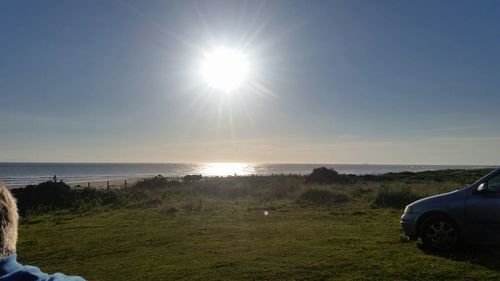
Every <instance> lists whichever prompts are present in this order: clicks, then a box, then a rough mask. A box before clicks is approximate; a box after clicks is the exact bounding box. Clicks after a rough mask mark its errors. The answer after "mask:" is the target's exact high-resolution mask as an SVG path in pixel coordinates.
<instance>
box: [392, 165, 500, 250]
mask: <svg viewBox="0 0 500 281" xmlns="http://www.w3.org/2000/svg"><path fill="white" fill-rule="evenodd" d="M401 227H402V228H403V231H404V232H405V234H406V235H407V236H408V237H409V238H411V239H418V238H419V237H420V238H421V239H422V242H423V243H424V244H426V245H427V246H429V247H431V248H434V249H437V250H449V249H452V248H454V247H455V246H457V245H458V244H459V243H461V242H465V241H467V242H470V243H479V244H484V243H487V244H496V243H500V168H499V169H496V170H495V171H493V172H491V173H489V174H487V175H486V176H484V177H482V178H481V179H480V180H478V181H477V182H475V183H473V184H471V185H470V186H468V187H465V188H463V189H460V190H456V191H452V192H449V193H444V194H439V195H435V196H431V197H427V198H424V199H420V200H418V201H415V202H413V203H411V204H410V205H408V206H406V208H405V211H404V214H403V216H402V217H401Z"/></svg>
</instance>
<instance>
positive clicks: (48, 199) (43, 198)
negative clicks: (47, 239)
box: [12, 178, 118, 215]
mask: <svg viewBox="0 0 500 281" xmlns="http://www.w3.org/2000/svg"><path fill="white" fill-rule="evenodd" d="M12 194H13V195H14V197H16V199H17V206H18V209H19V213H20V214H21V215H25V214H26V213H27V212H28V211H30V210H31V211H34V212H35V213H36V212H39V211H46V210H55V209H66V208H76V209H78V210H90V209H91V208H93V207H96V206H101V205H109V204H114V203H116V202H117V201H118V196H117V194H116V193H115V192H112V191H105V190H97V189H91V188H85V189H83V190H74V189H71V187H70V186H69V185H67V184H66V183H65V182H63V181H57V180H56V178H54V179H53V180H50V181H46V182H42V183H39V184H37V185H28V186H26V187H25V188H17V189H12Z"/></svg>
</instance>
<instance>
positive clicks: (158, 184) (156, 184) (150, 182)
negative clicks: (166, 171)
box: [132, 175, 177, 189]
mask: <svg viewBox="0 0 500 281" xmlns="http://www.w3.org/2000/svg"><path fill="white" fill-rule="evenodd" d="M176 183H177V182H176V181H170V180H168V178H166V177H163V176H162V175H158V176H155V177H154V178H149V179H144V180H142V181H138V182H136V183H135V184H134V185H133V186H132V187H134V188H144V189H155V188H166V187H170V186H172V185H175V184H176Z"/></svg>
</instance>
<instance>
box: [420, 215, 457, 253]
mask: <svg viewBox="0 0 500 281" xmlns="http://www.w3.org/2000/svg"><path fill="white" fill-rule="evenodd" d="M420 237H421V238H422V242H423V243H424V244H425V245H426V246H427V247H429V248H432V249H434V250H438V251H449V250H452V249H454V248H456V247H457V245H458V244H459V241H460V232H459V229H458V225H457V224H456V223H455V222H454V221H453V220H451V219H450V218H448V217H447V216H445V215H432V216H430V217H428V218H426V219H425V220H424V221H423V222H422V226H421V228H420Z"/></svg>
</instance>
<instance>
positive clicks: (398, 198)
mask: <svg viewBox="0 0 500 281" xmlns="http://www.w3.org/2000/svg"><path fill="white" fill-rule="evenodd" d="M325 170H326V169H325ZM325 170H322V169H318V170H315V171H314V172H313V173H312V174H311V175H309V176H294V175H287V176H285V175H277V176H246V177H210V178H202V177H197V176H195V177H192V176H191V177H187V178H185V179H170V178H165V177H161V176H157V177H154V178H151V179H147V180H144V181H140V182H138V183H136V184H135V185H134V186H131V187H128V188H125V189H120V190H109V191H106V190H93V189H82V190H74V189H71V188H69V186H67V185H65V184H64V183H63V182H60V181H50V182H47V183H43V184H41V185H38V186H30V187H28V188H26V189H18V190H14V194H15V196H16V197H17V198H18V201H19V206H20V211H21V213H22V215H23V218H22V222H21V228H20V241H19V245H18V256H19V259H20V260H21V261H22V262H23V263H28V264H35V265H37V266H40V267H41V268H42V269H43V270H45V271H48V272H55V271H62V272H65V273H68V274H78V275H82V276H84V277H86V278H87V279H88V280H471V279H483V280H498V279H500V263H499V262H498V260H500V259H499V257H500V251H499V250H497V249H496V248H477V247H470V248H466V249H460V250H457V251H455V252H450V253H446V254H441V253H436V252H432V251H430V250H428V249H426V248H425V247H424V246H423V245H421V243H420V242H412V241H408V240H407V239H405V237H404V236H403V235H402V231H401V230H400V227H399V218H400V216H401V214H402V209H403V208H404V206H405V205H406V204H408V203H410V202H412V201H414V200H417V199H419V198H422V197H425V196H429V195H433V194H437V193H442V192H446V191H450V190H453V189H456V188H460V187H463V186H466V185H467V184H468V183H471V182H473V181H475V180H477V179H478V178H479V177H481V176H482V175H484V174H486V173H487V172H489V170H446V171H434V172H421V173H392V174H385V175H366V176H355V175H341V174H337V173H336V172H332V171H331V170H326V171H325ZM51 198H52V200H51Z"/></svg>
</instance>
